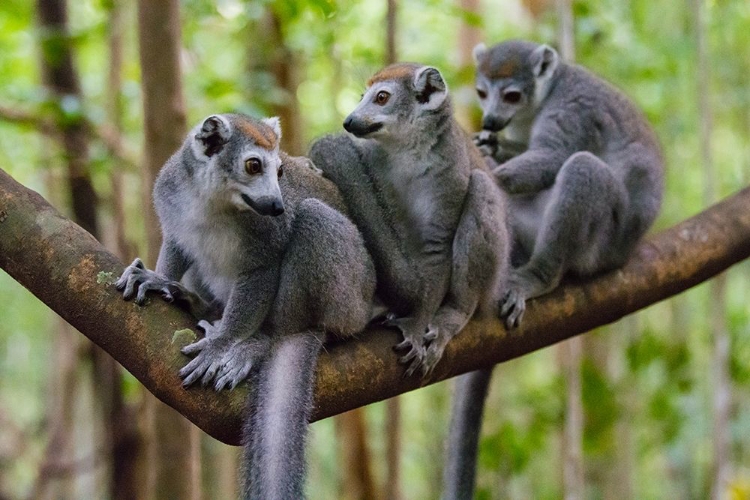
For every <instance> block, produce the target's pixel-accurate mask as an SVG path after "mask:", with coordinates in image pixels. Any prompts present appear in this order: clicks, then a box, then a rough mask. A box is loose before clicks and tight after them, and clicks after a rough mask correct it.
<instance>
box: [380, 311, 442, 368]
mask: <svg viewBox="0 0 750 500" xmlns="http://www.w3.org/2000/svg"><path fill="white" fill-rule="evenodd" d="M382 325H383V326H386V327H390V328H398V329H399V330H400V331H401V334H402V335H403V336H404V340H403V341H402V342H400V343H399V344H396V345H395V346H393V349H394V350H395V351H404V350H407V349H408V351H407V352H406V354H405V355H403V356H401V357H400V358H399V360H398V362H399V363H401V364H402V365H406V364H408V365H409V366H408V367H407V368H406V372H405V373H404V376H406V377H410V376H411V375H412V374H413V373H414V372H415V371H417V370H418V369H420V368H421V367H422V364H423V362H424V357H425V354H426V352H427V349H426V348H425V340H426V338H428V336H429V337H432V336H433V335H434V333H433V329H432V327H430V326H425V325H419V324H417V322H416V321H415V320H414V318H412V317H404V318H396V317H395V315H393V314H389V315H388V316H387V317H386V319H385V320H384V321H383V322H382Z"/></svg>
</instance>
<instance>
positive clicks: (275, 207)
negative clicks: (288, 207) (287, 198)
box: [271, 200, 284, 217]
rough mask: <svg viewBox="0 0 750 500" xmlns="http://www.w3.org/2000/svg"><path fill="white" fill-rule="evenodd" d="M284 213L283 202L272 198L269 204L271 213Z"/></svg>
mask: <svg viewBox="0 0 750 500" xmlns="http://www.w3.org/2000/svg"><path fill="white" fill-rule="evenodd" d="M283 213H284V204H283V203H282V202H281V200H273V203H272V204H271V215H272V216H274V217H276V216H277V215H281V214H283Z"/></svg>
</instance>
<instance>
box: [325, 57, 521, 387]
mask: <svg viewBox="0 0 750 500" xmlns="http://www.w3.org/2000/svg"><path fill="white" fill-rule="evenodd" d="M344 128H345V129H346V130H347V131H348V132H350V134H351V135H339V136H331V137H327V138H323V139H321V140H319V141H318V142H317V143H315V144H314V145H313V147H312V149H311V152H310V157H311V158H312V160H313V162H314V163H315V164H316V165H317V166H318V167H319V168H320V169H321V170H322V171H323V174H324V175H325V176H326V177H328V178H330V179H332V180H333V181H334V183H336V185H337V186H338V187H339V189H340V190H341V193H342V195H343V197H344V199H345V201H346V204H347V206H348V207H349V212H350V214H351V216H352V219H353V220H354V222H355V223H356V224H357V227H358V228H359V229H360V231H361V232H362V235H363V237H364V239H365V245H366V246H367V249H368V250H369V252H370V255H372V257H373V261H374V263H375V269H376V274H377V278H378V284H377V296H378V298H379V299H380V301H382V302H383V303H384V305H385V306H386V307H387V308H388V314H386V315H385V316H384V318H385V319H384V320H383V323H384V324H385V325H387V326H392V327H396V328H398V329H399V330H400V331H401V333H402V334H403V338H404V340H403V342H401V343H400V344H398V345H397V346H395V347H396V349H397V350H401V351H405V354H404V355H403V356H402V357H401V358H400V361H401V362H402V363H404V364H408V367H407V370H406V374H407V375H410V374H412V373H413V372H415V371H417V370H419V371H421V372H422V373H423V374H425V375H426V374H429V373H430V372H431V371H432V370H433V368H434V367H435V365H436V364H437V362H438V361H439V360H440V358H441V356H442V354H443V351H444V349H445V346H446V345H447V343H448V342H449V341H450V339H451V338H453V336H455V335H456V334H457V333H458V332H459V331H460V330H461V329H462V328H463V327H464V326H465V325H466V323H467V322H468V321H469V320H470V319H471V317H472V316H473V315H474V314H475V312H476V311H477V310H479V309H483V308H484V309H489V308H491V307H492V304H493V303H496V300H497V299H498V297H499V291H500V286H501V284H502V278H503V276H504V272H505V270H506V268H507V261H508V259H507V251H508V249H509V245H508V243H509V242H508V239H507V236H506V228H505V213H504V199H503V196H502V193H501V191H500V190H499V189H498V188H497V186H496V185H495V183H494V182H493V180H492V177H491V175H490V172H489V170H488V169H487V167H486V165H485V163H484V161H483V159H482V157H481V154H480V153H479V151H478V150H477V149H476V148H475V147H474V145H473V144H472V142H471V139H470V138H469V137H468V136H467V134H465V133H464V131H463V130H461V129H460V127H459V126H458V124H457V123H456V121H455V120H454V119H453V115H452V106H451V102H450V98H449V96H448V89H447V87H446V84H445V82H444V81H443V78H442V76H441V74H440V72H438V70H436V69H435V68H432V67H427V66H421V65H417V64H396V65H392V66H389V67H387V68H385V69H383V70H381V71H380V72H378V73H377V74H375V75H374V76H373V77H372V78H371V79H370V80H369V82H368V86H367V90H366V91H365V93H364V95H363V97H362V100H361V102H360V103H359V105H358V106H357V108H356V109H355V110H354V111H352V113H351V114H350V115H349V116H348V117H347V118H346V121H345V122H344ZM352 136H354V137H352ZM485 306H487V307H485Z"/></svg>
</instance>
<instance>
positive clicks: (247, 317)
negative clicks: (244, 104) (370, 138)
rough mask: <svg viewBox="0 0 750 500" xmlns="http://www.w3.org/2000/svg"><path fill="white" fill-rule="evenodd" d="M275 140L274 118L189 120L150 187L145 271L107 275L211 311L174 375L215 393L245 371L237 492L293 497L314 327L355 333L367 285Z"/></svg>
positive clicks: (363, 318) (348, 227)
mask: <svg viewBox="0 0 750 500" xmlns="http://www.w3.org/2000/svg"><path fill="white" fill-rule="evenodd" d="M280 137H281V131H280V128H279V123H278V120H277V119H275V118H274V119H266V120H262V121H258V120H254V119H251V118H249V117H246V116H242V115H214V116H211V117H209V118H207V119H206V120H205V121H203V122H202V123H201V124H200V125H198V126H197V127H196V128H195V129H193V130H192V131H191V132H190V133H189V134H188V137H187V139H186V140H185V143H184V144H183V146H182V147H181V148H180V149H179V150H178V151H177V152H176V153H175V154H174V155H173V156H172V157H171V158H170V159H169V160H168V161H167V163H166V164H165V165H164V167H163V169H162V170H161V173H160V174H159V177H158V178H157V181H156V185H155V187H154V202H155V205H156V210H157V213H158V215H159V219H160V221H161V227H162V235H163V244H162V247H161V251H160V253H159V259H158V262H157V265H156V270H155V272H154V271H149V270H147V269H145V268H144V267H143V265H142V264H141V263H140V261H138V260H137V261H136V262H134V264H133V265H131V266H130V267H128V268H127V269H126V270H125V272H124V273H123V276H122V277H121V279H120V280H119V282H118V284H117V286H118V287H119V288H120V289H123V290H124V296H125V298H126V299H127V298H131V297H133V296H134V295H136V301H137V302H140V303H142V302H143V300H144V299H145V296H146V292H147V291H149V290H153V291H156V292H158V293H160V294H162V295H163V296H164V297H165V298H166V299H168V300H172V299H177V298H182V296H183V295H184V294H185V293H186V292H189V293H193V294H195V295H197V296H198V297H199V299H200V301H202V302H204V303H207V304H211V305H213V307H212V308H211V309H214V310H218V311H219V312H220V313H221V319H220V320H217V321H214V322H213V323H210V322H208V321H205V320H204V321H201V322H200V323H199V325H200V326H202V327H203V328H204V330H205V332H206V336H205V338H203V339H201V340H198V341H197V342H195V343H194V344H191V345H189V346H187V347H185V348H184V349H183V353H185V354H189V355H193V356H194V358H193V359H192V361H190V362H189V363H188V364H187V365H186V366H185V367H184V368H183V369H182V370H181V371H180V376H181V377H182V378H183V381H184V385H185V386H189V385H191V384H194V383H196V382H200V383H201V384H202V385H204V386H205V385H208V384H213V386H214V387H215V388H216V389H217V390H220V389H223V388H225V387H229V388H234V387H235V386H236V385H237V384H239V383H240V382H241V381H242V380H243V379H245V378H246V377H247V376H248V374H250V376H251V391H250V400H249V402H248V417H247V420H246V424H245V428H244V444H245V453H244V457H243V462H244V465H243V468H244V486H243V498H245V499H257V500H261V499H262V500H266V499H288V498H301V497H302V496H303V485H304V480H303V478H304V464H305V462H304V441H305V435H306V430H307V421H308V419H309V416H310V412H311V407H312V390H313V381H314V372H315V368H316V362H317V358H318V353H319V350H320V348H321V344H322V341H323V336H324V330H325V332H327V333H329V334H331V335H334V336H336V337H340V338H344V337H351V336H352V335H353V334H355V333H357V332H359V331H361V330H362V329H363V328H364V327H365V326H366V324H367V322H368V320H369V319H370V316H371V302H372V295H373V293H374V289H375V272H374V268H373V265H372V262H371V260H370V257H369V255H368V254H367V251H366V249H365V247H364V243H363V240H362V237H361V236H360V234H359V232H358V230H357V229H356V227H355V226H354V224H352V222H350V221H349V219H348V218H347V217H346V216H344V215H342V211H344V210H345V208H344V204H343V200H342V199H341V198H340V195H339V193H338V191H337V190H336V188H335V186H333V184H332V183H331V182H330V181H328V180H326V179H324V178H323V177H322V176H321V175H320V174H319V173H317V172H315V171H314V169H313V168H311V164H310V162H309V161H308V160H306V159H304V158H292V157H289V156H286V155H285V154H284V153H281V152H280V151H279V139H280ZM282 174H283V175H282ZM180 280H183V283H182V284H179V283H177V282H178V281H180ZM202 310H206V308H203V309H202Z"/></svg>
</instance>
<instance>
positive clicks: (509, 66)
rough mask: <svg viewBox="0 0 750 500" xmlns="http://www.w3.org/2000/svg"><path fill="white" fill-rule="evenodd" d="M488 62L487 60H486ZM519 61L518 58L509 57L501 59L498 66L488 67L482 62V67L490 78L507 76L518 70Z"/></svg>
mask: <svg viewBox="0 0 750 500" xmlns="http://www.w3.org/2000/svg"><path fill="white" fill-rule="evenodd" d="M488 62H489V61H488ZM519 65H520V61H519V60H518V59H515V58H514V59H509V60H507V61H503V62H502V64H500V65H499V66H498V67H490V65H489V64H484V65H483V66H484V68H482V69H483V70H484V71H485V73H487V75H488V76H489V77H490V78H508V77H509V76H513V75H514V74H516V72H518V70H519V69H520V68H519Z"/></svg>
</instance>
